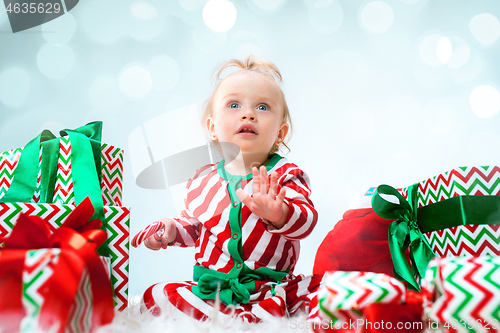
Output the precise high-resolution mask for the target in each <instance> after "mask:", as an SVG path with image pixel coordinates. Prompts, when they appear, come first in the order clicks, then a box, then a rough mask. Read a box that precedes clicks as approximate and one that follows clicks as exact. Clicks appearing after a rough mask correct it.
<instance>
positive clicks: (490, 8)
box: [0, 0, 500, 296]
mask: <svg viewBox="0 0 500 333" xmlns="http://www.w3.org/2000/svg"><path fill="white" fill-rule="evenodd" d="M499 17H500V2H498V1H495V0H483V1H468V0H439V1H438V0H384V1H371V0H370V1H366V0H364V1H360V0H317V1H316V0H304V1H301V0H233V1H231V2H229V1H225V0H210V1H207V0H178V1H160V0H148V1H136V0H134V1H130V0H120V1H118V0H115V1H113V0H81V1H80V3H79V4H78V5H77V6H76V7H75V8H74V9H73V10H72V11H71V12H69V13H67V14H65V15H63V16H62V17H60V18H58V19H56V20H53V21H51V22H49V23H47V24H44V25H43V26H38V27H35V28H32V29H30V30H27V31H24V32H19V33H16V34H13V33H12V32H11V29H10V26H9V22H8V18H7V15H6V13H5V9H4V8H2V9H0V129H1V130H0V151H4V150H9V149H12V148H15V147H19V146H23V145H24V144H25V143H26V142H28V141H29V140H30V139H31V138H33V137H35V136H36V135H37V134H38V133H39V132H40V131H41V130H42V129H45V128H48V129H51V130H53V131H58V130H60V129H62V128H75V127H78V126H81V125H83V124H85V123H87V122H89V121H94V120H102V121H104V133H103V140H104V141H105V142H108V143H111V144H114V145H117V146H120V147H122V148H124V149H125V154H126V158H125V173H124V179H125V182H124V197H123V199H124V200H123V202H124V204H125V205H126V206H130V207H131V208H132V215H131V234H132V235H134V234H135V233H136V232H138V231H139V230H140V229H142V228H143V227H145V226H146V225H147V224H149V223H151V222H153V221H155V220H156V219H158V218H161V217H165V216H175V215H176V210H175V208H174V204H173V199H172V196H171V194H170V192H169V191H168V190H165V189H163V190H148V189H143V188H140V187H138V186H137V185H136V183H135V179H134V176H133V174H132V170H131V161H130V156H129V155H127V153H128V138H129V135H130V134H131V133H132V132H133V131H134V129H136V128H138V127H140V126H142V125H143V124H144V123H145V122H147V121H149V120H151V119H153V118H155V117H158V116H160V115H163V114H166V113H168V112H170V111H172V110H175V109H178V108H181V107H185V106H188V105H191V104H195V105H196V106H197V111H198V113H201V108H202V105H203V102H204V101H205V99H206V98H207V97H208V96H209V94H210V92H211V90H212V86H211V82H210V76H211V74H212V71H213V69H214V67H215V66H216V64H218V63H219V62H221V61H223V60H227V59H230V58H233V57H237V58H245V57H246V56H247V55H249V54H253V55H255V56H262V57H265V58H268V59H270V60H271V61H273V62H274V63H276V64H277V65H278V67H279V68H280V70H281V71H282V74H283V77H284V82H285V84H284V92H285V95H286V97H287V100H288V104H289V106H290V110H291V114H292V118H293V124H294V133H293V138H292V141H291V142H290V147H291V149H292V150H291V152H290V153H289V154H288V157H289V159H291V160H292V161H293V162H295V163H297V164H298V165H299V166H301V167H302V168H303V169H304V170H306V171H307V172H308V174H309V175H310V178H311V181H312V186H313V187H312V188H313V197H312V199H313V201H314V203H315V206H316V208H317V209H318V211H319V223H318V226H317V228H316V229H315V231H314V233H313V234H312V235H311V236H310V237H309V238H308V239H307V240H305V241H303V242H302V253H301V258H300V261H299V264H298V266H297V269H296V272H297V273H305V274H309V273H310V272H311V270H312V265H313V260H314V255H315V252H316V249H317V247H318V246H319V244H320V242H321V241H322V239H323V237H324V235H325V234H326V233H327V232H328V231H329V230H330V229H331V228H332V227H333V226H334V224H335V223H336V222H337V221H338V220H339V219H341V217H342V214H343V212H344V211H345V210H346V209H347V208H348V206H349V203H350V202H351V200H352V199H353V198H354V197H355V196H358V195H363V194H364V192H365V191H366V190H367V189H368V188H369V187H371V186H377V185H379V184H381V183H387V184H391V185H393V186H396V187H402V186H407V185H410V184H412V183H414V182H417V181H421V180H423V179H425V178H428V177H430V176H433V175H436V174H438V173H441V172H444V171H446V170H449V169H451V168H454V167H457V166H465V165H493V164H496V165H498V164H500V148H499V147H500V115H499V114H498V111H499V110H500V92H499V90H500V81H499V78H500V61H499V59H500V42H499V41H498V39H499V36H500V23H499V20H498V19H499ZM171 144H172V145H175V144H176V143H175V142H172V143H171ZM353 250H355V249H353ZM193 262H194V260H193V250H192V249H168V250H164V251H159V252H153V251H149V250H147V249H146V248H144V247H142V248H140V249H131V260H130V285H129V292H130V295H131V296H137V295H140V294H142V292H143V291H144V290H145V289H146V288H147V287H148V286H150V285H151V284H153V283H155V282H159V281H164V280H171V281H177V280H190V279H191V274H192V264H193Z"/></svg>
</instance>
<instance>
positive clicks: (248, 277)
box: [191, 265, 288, 304]
mask: <svg viewBox="0 0 500 333" xmlns="http://www.w3.org/2000/svg"><path fill="white" fill-rule="evenodd" d="M287 274H288V272H279V271H273V270H272V269H269V268H267V267H259V268H257V269H256V270H251V269H249V268H248V266H246V265H244V267H243V269H242V270H241V273H240V274H239V275H235V274H231V273H229V274H227V273H223V272H218V271H214V270H211V269H209V268H206V267H202V266H194V269H193V279H194V280H195V281H198V285H197V286H192V287H191V291H192V292H193V293H194V294H195V295H196V296H198V297H200V298H201V299H215V297H216V295H217V288H219V289H220V290H219V299H220V300H221V301H223V302H224V303H226V304H235V303H244V304H246V303H248V302H249V301H250V292H252V291H254V290H255V281H256V280H265V279H269V278H271V279H273V280H275V281H281V280H282V279H283V278H284V277H285V276H286V275H287Z"/></svg>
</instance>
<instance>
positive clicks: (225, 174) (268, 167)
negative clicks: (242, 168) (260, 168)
mask: <svg viewBox="0 0 500 333" xmlns="http://www.w3.org/2000/svg"><path fill="white" fill-rule="evenodd" d="M280 159H281V156H280V155H278V154H272V155H271V157H270V158H269V161H267V163H266V164H265V165H266V171H267V172H269V171H270V170H271V169H272V168H274V166H275V165H276V164H277V163H278V161H279V160H280ZM225 162H226V160H222V161H220V162H219V165H218V166H217V172H218V173H219V176H221V178H222V179H224V180H226V181H228V182H229V181H231V180H232V179H233V178H236V179H238V180H240V181H241V180H249V179H251V178H252V177H253V175H252V173H249V174H248V175H246V176H240V175H232V174H230V173H229V172H227V171H226V168H225Z"/></svg>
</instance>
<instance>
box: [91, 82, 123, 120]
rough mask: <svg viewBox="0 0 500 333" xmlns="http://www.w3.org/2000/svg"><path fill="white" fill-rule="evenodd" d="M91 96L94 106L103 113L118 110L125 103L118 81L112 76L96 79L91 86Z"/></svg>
mask: <svg viewBox="0 0 500 333" xmlns="http://www.w3.org/2000/svg"><path fill="white" fill-rule="evenodd" d="M89 96H90V102H91V103H92V105H93V106H94V107H95V108H97V109H99V110H102V111H113V110H117V109H119V108H120V107H121V106H122V105H123V102H124V101H123V95H122V94H121V92H120V88H119V86H118V80H117V79H116V78H114V77H112V76H110V75H105V76H101V77H98V78H97V79H95V80H94V82H92V85H91V86H90V91H89Z"/></svg>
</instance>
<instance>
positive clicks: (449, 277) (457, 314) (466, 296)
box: [444, 263, 472, 322]
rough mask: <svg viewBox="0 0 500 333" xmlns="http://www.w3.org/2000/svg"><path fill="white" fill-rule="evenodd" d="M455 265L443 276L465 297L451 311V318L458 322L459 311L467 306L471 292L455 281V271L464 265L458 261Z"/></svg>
mask: <svg viewBox="0 0 500 333" xmlns="http://www.w3.org/2000/svg"><path fill="white" fill-rule="evenodd" d="M456 265H457V266H456V267H455V269H454V271H453V272H452V273H451V274H449V275H448V276H446V277H444V280H445V281H447V282H448V283H449V284H450V285H452V286H454V287H455V288H457V289H458V290H460V291H461V292H462V293H463V294H464V295H465V299H464V300H463V301H462V302H461V303H460V305H459V306H458V307H457V308H456V309H455V312H453V313H452V314H451V315H452V317H453V318H455V319H457V320H458V322H460V319H461V318H460V312H461V311H462V310H463V309H464V308H465V306H467V305H468V304H469V302H470V300H471V299H472V294H471V293H469V292H468V291H467V289H465V288H463V287H461V286H460V285H459V284H457V283H455V281H454V280H453V278H454V277H455V275H456V274H457V272H458V271H459V270H460V269H462V268H463V267H464V265H461V264H459V263H456Z"/></svg>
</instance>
